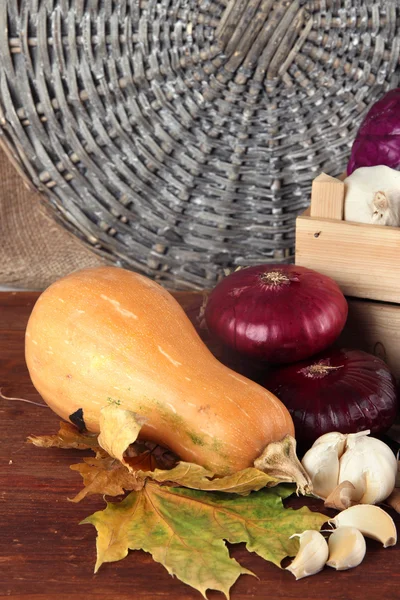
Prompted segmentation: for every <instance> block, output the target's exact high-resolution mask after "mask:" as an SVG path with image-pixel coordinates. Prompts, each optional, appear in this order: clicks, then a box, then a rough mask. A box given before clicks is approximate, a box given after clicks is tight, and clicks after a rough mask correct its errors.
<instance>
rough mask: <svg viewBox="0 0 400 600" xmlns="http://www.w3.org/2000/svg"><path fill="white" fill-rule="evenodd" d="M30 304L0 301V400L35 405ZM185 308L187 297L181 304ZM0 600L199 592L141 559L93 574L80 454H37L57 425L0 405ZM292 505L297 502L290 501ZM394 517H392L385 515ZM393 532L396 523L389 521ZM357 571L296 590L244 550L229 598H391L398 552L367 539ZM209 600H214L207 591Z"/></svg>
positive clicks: (137, 555) (20, 297)
mask: <svg viewBox="0 0 400 600" xmlns="http://www.w3.org/2000/svg"><path fill="white" fill-rule="evenodd" d="M36 298H37V294H34V293H15V292H13V293H2V294H0V385H1V387H2V391H3V393H4V394H5V395H6V396H17V397H20V398H26V399H30V400H33V401H40V398H39V396H38V394H37V393H36V392H35V390H34V388H33V386H32V384H31V383H30V380H29V375H28V372H27V369H26V366H25V362H24V329H25V326H26V322H27V319H28V316H29V314H30V311H31V309H32V307H33V305H34V302H35V300H36ZM183 301H184V303H186V306H187V307H189V308H190V306H192V307H193V302H194V297H193V296H192V295H189V296H187V297H186V296H183ZM0 415H1V416H0V465H1V468H0V596H6V597H8V598H21V599H22V598H24V599H27V598H32V599H35V600H53V599H54V600H67V599H68V600H69V599H71V600H127V599H128V598H129V599H134V600H157V599H164V598H170V599H174V600H191V599H193V600H199V599H200V598H201V596H200V594H199V593H198V592H196V591H195V590H193V589H192V588H190V587H188V586H186V585H184V584H183V583H181V582H180V581H178V580H177V579H174V578H172V577H170V576H169V575H168V574H167V572H166V570H165V569H164V568H163V567H162V566H161V565H159V564H157V563H155V562H153V560H152V558H151V556H150V555H149V554H146V553H144V552H131V553H130V555H129V556H128V557H127V558H126V559H124V560H122V561H120V562H117V563H108V564H106V565H103V567H102V568H101V569H100V571H99V573H98V574H97V575H94V574H93V567H94V562H95V538H96V532H95V529H94V527H92V526H90V525H79V522H80V521H81V520H82V519H83V518H84V517H86V516H87V515H89V514H91V513H92V512H94V511H95V510H99V509H101V508H102V507H104V502H103V500H102V498H100V497H97V496H91V497H89V498H88V499H86V500H84V501H83V502H81V503H80V504H72V503H70V502H68V500H67V498H68V497H73V496H74V495H75V494H76V493H77V492H78V491H79V490H80V489H81V480H80V477H79V476H78V474H77V473H74V472H73V471H71V470H70V469H69V466H70V465H71V464H72V463H73V462H77V461H76V459H77V458H78V460H79V458H81V457H82V453H81V452H79V451H71V450H58V449H47V450H45V449H39V448H35V447H33V446H31V445H29V444H27V443H26V442H25V440H26V438H27V436H28V435H30V434H36V435H39V434H49V433H55V432H56V431H57V427H58V422H59V419H58V417H57V416H56V415H54V414H53V413H52V412H51V411H50V410H49V409H47V408H39V407H37V406H34V405H31V404H26V403H23V402H16V401H6V400H0ZM295 503H296V501H295ZM392 514H393V513H392ZM395 520H396V522H397V525H398V526H399V523H400V519H399V517H398V516H395ZM367 546H368V551H367V555H366V557H365V559H364V562H363V563H362V565H361V566H360V567H358V568H357V569H353V570H350V571H342V572H335V571H334V570H332V569H329V568H326V569H324V571H323V572H322V573H319V574H318V575H316V576H314V577H309V578H306V579H303V580H301V581H298V582H296V581H295V579H294V578H293V576H292V575H291V574H290V573H288V572H285V571H283V570H280V569H278V568H277V567H275V566H274V565H272V564H270V563H268V562H265V561H263V560H262V559H261V558H259V557H257V556H256V555H252V554H250V553H248V552H247V551H246V550H245V548H244V545H243V544H240V545H237V546H232V547H231V554H232V556H234V557H235V558H237V559H238V560H239V561H240V562H241V564H242V565H243V566H245V567H247V568H248V569H251V570H252V571H254V572H255V573H256V574H257V575H258V577H259V580H257V579H256V578H253V577H249V576H242V577H241V578H240V579H239V581H238V582H237V583H236V585H235V586H234V587H233V590H232V595H231V598H232V600H241V599H250V598H251V599H252V600H261V599H265V598H270V599H271V600H295V599H305V598H308V599H310V600H350V599H351V600H358V599H360V600H361V599H362V600H376V599H377V598H383V599H385V600H394V599H395V598H400V570H399V562H400V545H398V546H396V547H394V548H388V549H386V550H384V549H383V548H382V547H381V546H380V545H379V544H378V543H377V542H374V541H371V540H368V542H367ZM209 598H210V600H217V599H218V598H222V595H221V594H219V593H216V592H210V593H209Z"/></svg>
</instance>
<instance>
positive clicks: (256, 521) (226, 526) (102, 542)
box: [83, 481, 326, 598]
mask: <svg viewBox="0 0 400 600" xmlns="http://www.w3.org/2000/svg"><path fill="white" fill-rule="evenodd" d="M291 493H292V489H291V488H290V489H288V488H287V487H285V486H277V487H275V488H271V489H266V490H262V491H259V492H256V493H253V494H250V495H249V496H246V497H244V496H237V495H233V494H221V493H218V492H204V491H197V490H191V489H186V488H171V487H166V486H160V485H158V484H157V483H155V482H152V481H147V483H146V485H145V486H144V488H143V489H142V490H141V491H139V492H131V493H130V494H129V496H127V498H126V499H125V500H123V501H122V502H120V503H116V504H114V503H110V504H108V505H107V507H106V509H105V510H103V511H99V512H96V513H94V514H93V515H91V516H90V517H88V518H87V519H85V520H84V521H83V522H84V523H91V524H92V525H94V526H95V527H96V529H97V533H98V537H97V562H96V567H95V570H96V571H97V570H98V569H99V568H100V566H101V565H102V564H103V563H104V562H112V561H118V560H121V559H122V558H124V557H125V556H126V555H127V554H128V550H129V549H131V550H139V549H143V550H145V551H146V552H150V553H151V555H152V556H153V558H154V560H155V561H157V562H159V563H161V564H163V565H164V566H165V568H166V569H167V571H168V572H169V573H170V574H171V575H176V576H177V577H178V578H179V579H180V580H181V581H183V582H185V583H187V584H188V585H191V586H192V587H194V588H195V589H197V590H198V591H199V592H201V594H203V596H204V597H206V591H207V590H208V589H212V590H219V591H221V592H222V593H223V594H225V596H226V597H227V598H228V597H229V589H230V587H231V586H232V585H233V584H234V583H235V581H236V580H237V578H238V577H239V576H240V575H241V574H243V573H249V574H250V572H249V571H248V570H247V569H244V568H243V567H241V565H240V564H239V563H238V562H237V561H235V560H234V559H231V558H230V556H229V552H228V549H227V547H226V545H225V540H226V541H228V542H231V543H234V544H235V543H239V542H245V543H246V547H247V549H248V550H249V551H250V552H256V553H257V554H259V555H260V556H261V557H263V558H264V559H266V560H269V561H271V562H273V563H274V564H276V565H277V566H280V563H281V561H282V559H283V558H285V557H286V556H294V555H295V554H296V552H297V549H298V542H297V541H296V540H295V539H290V536H291V535H292V534H294V533H299V532H302V531H304V530H306V529H319V528H320V527H321V525H322V524H323V523H324V522H325V521H326V517H325V516H324V515H321V514H319V513H313V512H311V511H310V510H309V509H307V508H302V509H300V510H297V511H294V510H291V509H285V508H284V507H283V504H282V498H285V497H287V496H288V495H290V494H291Z"/></svg>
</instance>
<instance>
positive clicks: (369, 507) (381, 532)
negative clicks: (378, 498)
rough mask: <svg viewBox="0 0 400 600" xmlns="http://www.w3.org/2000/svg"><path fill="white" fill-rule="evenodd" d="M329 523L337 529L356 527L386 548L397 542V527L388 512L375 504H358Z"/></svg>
mask: <svg viewBox="0 0 400 600" xmlns="http://www.w3.org/2000/svg"><path fill="white" fill-rule="evenodd" d="M329 523H331V524H333V525H335V527H355V528H356V529H359V531H361V533H362V534H363V535H365V536H366V537H369V538H372V539H373V540H377V541H378V542H381V543H382V544H383V547H384V548H387V547H388V546H394V545H395V544H396V542H397V531H396V525H395V524H394V522H393V519H392V517H391V516H390V515H388V513H387V512H385V511H384V510H382V509H381V508H379V506H374V505H373V504H357V505H356V506H351V507H350V508H346V510H343V511H342V512H340V513H339V514H338V515H336V517H335V518H334V519H331V520H330V521H329Z"/></svg>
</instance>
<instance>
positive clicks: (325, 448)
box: [301, 432, 346, 498]
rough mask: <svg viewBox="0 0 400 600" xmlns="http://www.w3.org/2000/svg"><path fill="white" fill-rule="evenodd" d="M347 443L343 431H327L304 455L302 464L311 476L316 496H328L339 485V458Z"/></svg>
mask: <svg viewBox="0 0 400 600" xmlns="http://www.w3.org/2000/svg"><path fill="white" fill-rule="evenodd" d="M345 444H346V436H345V435H343V434H342V433H338V432H332V433H326V434H325V435H322V436H321V437H319V438H318V439H317V440H316V441H315V442H314V444H313V445H312V446H311V448H310V449H309V450H308V452H306V453H305V455H304V456H303V459H302V461H301V464H302V465H303V467H304V469H305V470H306V472H307V473H308V475H309V476H310V478H311V483H312V486H313V494H314V495H315V496H319V497H320V498H327V497H328V496H329V494H330V493H331V492H333V490H334V489H335V487H336V486H337V482H338V479H339V467H340V465H339V458H340V456H341V455H342V453H343V450H344V447H345Z"/></svg>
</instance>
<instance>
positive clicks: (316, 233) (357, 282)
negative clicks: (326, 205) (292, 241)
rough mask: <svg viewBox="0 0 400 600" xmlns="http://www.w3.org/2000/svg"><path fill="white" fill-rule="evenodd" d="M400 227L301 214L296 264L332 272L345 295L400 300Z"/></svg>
mask: <svg viewBox="0 0 400 600" xmlns="http://www.w3.org/2000/svg"><path fill="white" fill-rule="evenodd" d="M399 255H400V229H399V228H398V227H382V226H380V225H364V224H361V223H350V222H346V221H336V220H330V219H322V218H313V217H309V216H305V215H302V216H301V217H298V219H297V221H296V264H297V265H300V266H303V267H309V268H311V269H315V270H316V271H319V272H320V273H324V274H325V275H329V276H330V277H332V279H334V280H335V281H336V282H337V283H338V284H339V285H340V287H341V289H342V291H343V293H344V294H345V295H346V296H352V297H356V298H368V299H371V300H381V301H384V302H393V303H400V284H399V282H400V260H399Z"/></svg>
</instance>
